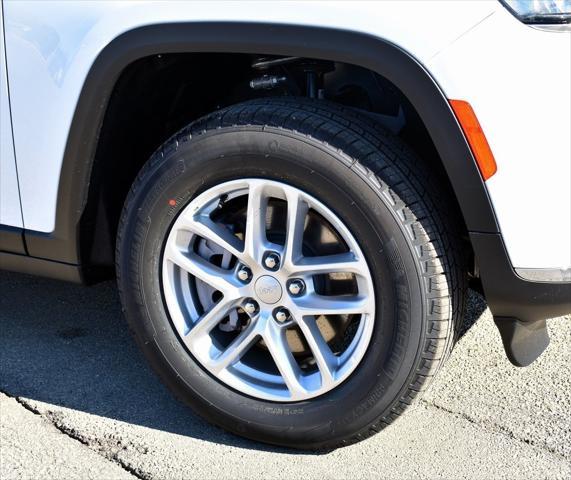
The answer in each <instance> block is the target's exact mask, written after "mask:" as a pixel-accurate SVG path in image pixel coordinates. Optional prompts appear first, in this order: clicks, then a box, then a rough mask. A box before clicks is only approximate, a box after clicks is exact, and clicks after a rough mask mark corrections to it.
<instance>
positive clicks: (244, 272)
mask: <svg viewBox="0 0 571 480" xmlns="http://www.w3.org/2000/svg"><path fill="white" fill-rule="evenodd" d="M251 276H252V272H251V271H250V269H249V268H248V267H241V268H240V270H238V278H239V279H240V280H241V281H242V282H247V281H248V280H250V277H251Z"/></svg>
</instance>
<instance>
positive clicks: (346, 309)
mask: <svg viewBox="0 0 571 480" xmlns="http://www.w3.org/2000/svg"><path fill="white" fill-rule="evenodd" d="M368 303H369V300H368V299H367V298H366V297H365V296H361V295H339V296H325V295H318V294H316V293H311V294H308V295H305V296H304V297H301V298H299V299H296V301H295V306H296V309H297V311H298V313H299V315H302V316H306V315H349V314H352V313H365V311H366V310H367V307H368Z"/></svg>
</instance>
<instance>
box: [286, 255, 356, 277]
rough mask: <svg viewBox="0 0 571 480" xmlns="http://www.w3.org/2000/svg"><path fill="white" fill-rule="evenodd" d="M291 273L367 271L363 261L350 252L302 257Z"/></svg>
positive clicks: (315, 273)
mask: <svg viewBox="0 0 571 480" xmlns="http://www.w3.org/2000/svg"><path fill="white" fill-rule="evenodd" d="M291 268H292V273H293V274H298V275H301V274H305V275H320V274H325V273H354V274H363V273H364V272H366V271H367V268H366V265H365V264H364V262H362V261H360V260H357V259H356V258H355V255H354V254H353V253H351V252H347V253H338V254H334V255H323V256H320V257H303V258H302V259H300V260H299V261H298V262H297V263H296V264H294V265H293V266H292V267H291Z"/></svg>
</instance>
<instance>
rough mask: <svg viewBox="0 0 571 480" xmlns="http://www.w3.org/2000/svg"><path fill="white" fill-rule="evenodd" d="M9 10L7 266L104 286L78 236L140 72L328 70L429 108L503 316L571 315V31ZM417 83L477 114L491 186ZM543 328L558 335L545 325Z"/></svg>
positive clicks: (500, 11)
mask: <svg viewBox="0 0 571 480" xmlns="http://www.w3.org/2000/svg"><path fill="white" fill-rule="evenodd" d="M513 3H517V2H511V4H513ZM563 3H565V2H563ZM1 5H2V14H1V15H0V17H1V21H2V30H0V33H2V32H3V34H1V35H0V38H1V40H2V43H1V44H0V53H1V59H0V63H1V66H2V70H1V73H0V75H1V100H2V101H1V105H0V110H1V120H2V123H1V148H2V150H1V158H0V171H1V176H0V227H2V229H1V230H0V232H2V233H1V235H2V236H3V238H2V241H1V242H0V251H2V252H3V256H2V257H0V260H1V262H2V266H3V267H5V268H8V269H12V270H20V271H26V272H32V273H39V274H43V275H48V276H49V275H51V276H54V277H59V278H66V279H71V280H89V279H88V275H87V274H86V272H87V271H88V269H89V265H87V264H86V261H85V259H84V257H82V254H81V248H82V247H81V246H79V242H80V240H79V237H80V236H81V234H80V233H79V230H77V229H79V227H78V225H79V223H80V219H81V218H83V219H85V218H86V213H85V211H86V210H85V206H86V202H87V191H88V189H89V188H90V187H89V186H90V183H91V184H92V185H93V182H95V181H99V180H95V179H94V177H93V176H92V174H93V170H92V164H93V156H94V152H95V150H94V148H95V147H94V146H96V145H97V142H98V139H99V128H101V125H102V124H103V122H104V114H105V112H106V108H107V105H108V103H109V102H110V98H111V95H112V91H113V89H114V87H115V85H116V82H118V80H119V77H120V76H121V73H122V72H123V71H124V70H125V69H126V68H127V67H128V66H129V65H131V64H133V63H134V62H136V61H138V60H139V59H142V58H146V57H149V56H155V57H160V56H161V55H170V54H181V53H206V54H215V53H236V54H267V55H275V56H282V57H287V56H295V57H313V58H318V59H324V60H330V61H334V62H342V63H345V64H352V65H355V66H358V67H363V68H366V69H369V70H371V71H375V72H376V73H378V74H380V75H383V76H384V77H385V78H387V79H388V80H389V81H391V82H393V83H394V84H395V85H396V87H397V88H398V89H400V90H401V91H402V92H403V93H404V96H405V97H407V98H408V100H409V101H410V102H411V104H412V105H413V106H414V108H415V109H416V110H417V111H418V113H419V115H420V117H421V118H422V120H423V121H424V123H425V124H426V128H427V130H428V131H429V134H430V136H431V137H432V140H433V142H434V144H435V145H436V149H437V150H438V151H439V153H440V156H441V157H443V160H442V162H443V163H444V164H445V170H446V172H447V175H448V178H449V181H450V183H451V185H452V188H453V191H454V193H455V195H456V198H457V199H458V202H459V204H460V210H461V212H462V214H463V220H464V223H465V225H466V230H467V232H466V233H467V234H468V236H469V238H470V240H471V244H472V248H473V249H474V253H475V267H474V268H472V270H471V274H472V276H473V277H474V278H476V279H477V278H478V277H479V278H480V279H481V283H483V291H484V293H485V294H486V296H487V298H488V301H489V303H490V306H491V308H492V312H493V313H494V315H495V316H496V317H498V318H499V317H505V318H517V319H518V321H519V320H522V321H523V323H524V324H525V325H527V324H526V323H525V322H526V321H527V320H530V321H531V320H533V321H536V320H544V319H545V318H547V317H549V316H552V315H555V314H560V313H565V312H566V311H569V310H571V300H570V298H569V296H568V295H569V294H570V292H571V290H570V289H569V285H570V282H571V133H570V132H571V107H570V106H571V33H570V30H569V28H567V27H566V26H565V25H563V26H560V25H529V24H525V23H523V22H522V21H520V20H519V19H518V18H516V16H515V15H514V14H513V13H512V12H510V11H509V10H508V9H507V8H506V6H505V5H503V4H502V3H500V2H499V1H496V0H489V1H479V0H478V1H462V2H447V1H407V2H402V1H383V2H369V1H364V2H357V1H351V2H349V1H346V2H330V3H329V2H320V1H319V2H303V3H300V2H282V1H276V2H266V3H260V2H248V1H243V2H211V1H208V2H207V1H203V2H200V1H197V2H194V1H193V2H180V1H160V2H147V1H141V2H138V1H117V2H99V1H71V2H70V1H66V2H61V1H43V2H36V1H25V0H18V1H15V0H3V1H2V3H1ZM288 29H289V30H288ZM288 31H289V33H288ZM312 32H313V33H312ZM264 35H265V36H266V42H265V43H264V41H263V40H261V39H263V38H264ZM304 35H307V37H306V38H303V36H304ZM328 35H331V36H330V37H329V36H328ZM300 36H301V37H300ZM375 45H378V46H379V47H378V48H379V49H378V54H375V48H376V47H375ZM383 48H385V50H383ZM396 52H401V53H402V55H403V56H406V58H407V59H408V60H407V62H408V61H410V62H411V64H410V65H409V66H408V67H407V68H409V70H407V69H405V67H401V66H399V65H397V64H396V63H394V60H393V59H394V58H396V57H397V56H398V54H397V53H396ZM413 63H415V64H416V67H413V66H412V64H413ZM407 65H408V64H407ZM191 68H192V67H191ZM414 68H417V69H418V70H415V71H418V72H424V75H425V78H423V82H424V83H422V85H423V87H422V88H428V87H427V85H428V84H429V83H430V81H432V82H433V85H432V87H433V89H434V92H436V93H435V95H441V96H442V97H443V98H444V99H448V100H463V101H465V102H468V103H469V104H470V105H471V106H472V109H473V111H474V113H475V115H476V117H477V120H478V121H479V124H480V125H481V128H482V130H483V132H484V134H485V138H486V139H487V142H488V144H489V148H490V150H491V152H492V153H493V157H494V158H495V162H496V165H497V171H496V172H495V174H493V175H492V176H491V177H490V178H489V179H487V180H486V181H485V182H483V181H481V182H480V183H479V184H478V185H475V184H474V185H473V184H472V183H470V182H471V181H472V180H470V181H468V180H466V182H465V183H464V181H463V180H462V178H463V175H464V174H465V172H467V171H468V170H470V169H471V170H472V171H473V172H475V171H476V170H474V163H473V158H472V157H471V158H470V159H469V160H470V161H471V162H472V163H471V164H470V165H468V163H465V162H467V160H466V157H465V156H456V157H455V152H456V153H457V152H458V150H454V149H455V148H456V147H455V146H454V145H455V143H454V142H455V140H451V139H450V140H448V138H451V137H450V135H451V134H450V132H449V131H448V130H447V128H448V125H444V124H430V122H431V120H430V119H429V116H430V114H431V113H432V114H434V115H436V110H437V108H436V107H435V104H432V103H430V102H432V100H430V101H429V100H426V102H427V104H426V105H424V104H423V102H424V101H425V100H424V99H423V97H424V96H425V93H424V91H423V90H422V88H420V87H418V89H417V88H416V87H415V86H414V84H413V80H414V79H413V78H410V77H411V75H413V74H412V73H411V72H413V70H414ZM419 75H420V73H419ZM398 79H406V80H403V82H410V85H405V84H404V83H403V84H402V85H401V84H399V83H398V82H399V80H398ZM438 108H444V107H442V105H440V106H439V107H438ZM444 110H445V109H443V110H442V111H443V112H444ZM448 111H449V113H450V115H452V111H451V109H450V108H449V107H448ZM90 115H92V116H93V119H92V120H89V121H88V120H86V119H87V118H88V117H89V116H90ZM451 118H453V117H451ZM105 121H106V120H105ZM90 122H91V123H90ZM456 126H458V125H456ZM74 129H75V130H74ZM91 134H93V138H91V137H90V135H91ZM164 140H167V139H166V138H165V139H164ZM157 146H158V145H157ZM472 147H473V146H472ZM445 151H446V152H447V154H448V155H449V156H450V158H448V159H447V160H444V156H445V155H443V153H444V152H445ZM72 157H73V158H72ZM466 178H468V177H466ZM470 178H473V176H472V177H470ZM103 181H105V179H103ZM70 232H71V233H70ZM90 232H91V233H93V231H90ZM95 237H96V235H95ZM50 245H51V247H50ZM52 247H53V248H52ZM24 257H26V258H27V259H28V260H26V261H25V262H24V261H22V258H24ZM32 260H33V261H32ZM50 262H51V263H50ZM500 264H501V265H502V267H501V272H499V271H496V270H495V268H496V267H498V268H500V267H499V265H500ZM58 265H59V266H60V267H61V268H59V269H58V268H56V266H58ZM504 267H505V268H504ZM78 272H79V273H78ZM528 313H529V314H528ZM510 325H511V324H510ZM534 325H536V326H537V325H540V327H537V330H539V331H540V332H541V335H544V334H545V328H544V324H542V325H541V322H537V321H536V322H534ZM509 328H512V330H513V331H510V333H506V332H504V333H503V334H504V341H505V343H506V349H508V353H509V350H510V348H511V349H513V350H517V345H515V344H517V343H518V340H517V338H516V337H517V335H516V334H515V333H514V332H515V331H516V330H518V328H517V327H513V326H512V327H509ZM534 328H535V327H534ZM538 335H539V334H538ZM514 338H516V340H514ZM534 338H538V337H537V336H535V337H534ZM514 342H515V343H514ZM532 343H533V342H532ZM536 343H537V345H535V346H533V345H532V344H529V343H525V342H524V348H525V349H527V350H528V353H529V352H531V353H530V355H529V358H526V359H522V358H523V357H526V354H525V353H521V352H519V353H518V352H514V351H512V352H511V354H510V355H511V357H512V360H513V357H518V355H519V356H520V357H521V358H520V360H519V361H518V360H517V359H516V362H519V363H528V361H530V359H533V358H535V356H537V354H539V353H540V352H541V350H542V349H543V348H545V339H544V337H542V338H540V339H539V340H537V341H536ZM532 357H533V358H532Z"/></svg>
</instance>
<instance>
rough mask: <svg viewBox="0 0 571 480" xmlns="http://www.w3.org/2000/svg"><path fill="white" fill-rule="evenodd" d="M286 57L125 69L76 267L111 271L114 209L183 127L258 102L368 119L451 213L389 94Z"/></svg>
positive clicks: (346, 74)
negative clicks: (414, 163) (405, 149)
mask: <svg viewBox="0 0 571 480" xmlns="http://www.w3.org/2000/svg"><path fill="white" fill-rule="evenodd" d="M284 58H285V59H286V61H283V62H282V60H283V59H284ZM289 58H291V59H292V60H288V57H272V56H267V55H265V56H264V55H257V54H256V55H254V54H252V55H250V54H243V53H230V54H225V53H170V54H158V55H152V56H147V57H144V58H141V59H139V60H137V61H135V62H133V63H131V64H130V65H129V66H128V67H127V68H125V69H124V70H123V71H122V73H121V75H120V77H119V79H118V81H117V82H116V84H115V86H114V89H113V92H112V94H111V96H110V100H109V103H108V106H107V110H106V113H105V116H104V120H103V124H102V126H101V131H100V136H99V140H98V144H97V150H96V155H95V160H94V163H93V168H92V172H91V177H90V186H89V192H88V197H87V203H86V207H85V209H84V212H83V215H82V217H81V221H80V238H79V240H80V255H81V263H82V264H83V265H91V266H97V267H109V268H110V271H112V266H113V263H114V246H115V236H116V231H117V225H118V222H119V217H120V214H121V209H122V206H123V203H124V200H125V198H126V195H127V193H128V191H129V188H130V186H131V184H132V183H133V181H134V179H135V177H136V175H137V173H138V171H139V170H140V168H141V167H142V165H143V164H144V163H145V162H146V161H147V159H148V158H149V157H150V156H151V154H152V153H153V151H154V150H156V149H157V148H158V147H159V146H160V145H161V144H162V143H163V142H164V141H165V140H167V139H168V138H169V137H170V136H171V135H173V134H174V133H175V132H177V131H178V130H179V129H180V128H182V127H184V126H185V125H187V124H188V123H190V122H192V121H193V120H196V119H198V118H200V117H201V116H203V115H205V114H207V113H210V112H212V111H215V110H217V109H219V108H222V107H225V106H228V105H231V104H235V103H238V102H240V101H244V100H248V99H251V98H256V97H261V96H277V95H302V96H314V97H316V98H326V99H328V100H331V101H334V102H339V103H343V104H345V105H348V106H352V107H354V108H358V109H360V110H364V111H367V112H369V113H370V115H371V119H372V121H377V122H380V123H382V124H384V125H385V126H386V127H387V128H388V129H390V130H391V131H393V133H395V134H397V135H399V136H400V137H401V138H403V140H404V141H406V142H407V143H408V144H409V145H410V146H411V147H412V148H413V149H414V150H415V151H416V152H417V154H418V156H419V157H420V158H421V159H422V161H425V162H427V163H429V165H430V167H431V171H432V172H433V173H434V175H438V176H439V177H441V179H442V184H443V185H444V186H445V188H447V189H448V190H449V192H450V198H451V201H453V202H454V203H455V207H456V208H457V209H458V211H459V208H458V205H457V201H456V198H455V196H454V193H453V190H452V187H451V185H450V183H449V180H448V177H447V175H446V173H445V170H444V167H443V165H442V162H441V160H440V158H439V155H438V153H437V150H436V148H435V146H434V144H433V143H432V140H431V137H430V135H429V134H428V131H427V129H426V126H425V125H424V124H423V122H422V120H421V119H420V116H419V114H418V113H417V111H416V110H415V108H414V107H413V106H412V104H411V103H410V102H409V101H408V99H407V98H406V97H405V96H404V95H403V94H402V92H401V91H400V90H399V89H398V88H397V87H396V86H395V85H393V84H392V83H391V82H390V81H388V80H387V79H386V78H384V77H382V76H380V75H378V74H377V73H374V72H373V71H371V70H368V69H365V68H363V67H359V66H355V65H350V64H346V63H339V62H324V61H318V60H313V59H307V58H303V59H300V58H294V57H289ZM264 62H265V63H264ZM260 65H261V68H260ZM308 72H311V73H310V74H308ZM311 75H313V78H310V76H311ZM256 82H258V84H256ZM253 84H254V87H253ZM260 85H261V87H260ZM466 236H467V235H466Z"/></svg>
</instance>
